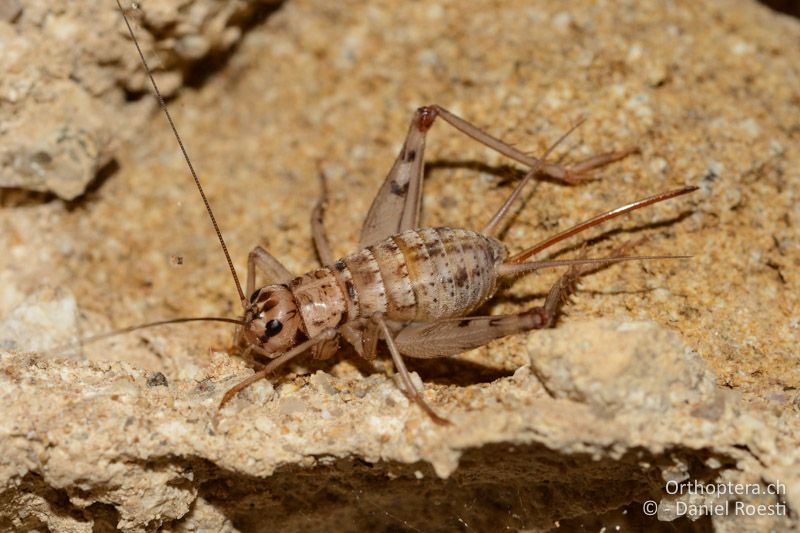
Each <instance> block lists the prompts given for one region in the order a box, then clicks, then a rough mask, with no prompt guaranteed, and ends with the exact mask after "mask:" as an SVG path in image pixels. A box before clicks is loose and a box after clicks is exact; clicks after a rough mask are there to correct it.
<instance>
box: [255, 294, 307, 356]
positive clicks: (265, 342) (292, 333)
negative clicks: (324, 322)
mask: <svg viewBox="0 0 800 533" xmlns="http://www.w3.org/2000/svg"><path fill="white" fill-rule="evenodd" d="M244 322H245V323H244V328H243V333H244V337H245V339H246V340H247V342H248V343H249V344H253V345H255V346H257V347H260V348H261V349H262V350H263V353H266V354H267V355H271V356H273V357H277V356H278V355H280V354H281V353H283V352H285V351H287V350H289V349H290V348H292V347H293V346H295V345H296V344H297V343H298V342H299V341H300V340H301V339H302V337H303V329H302V320H301V318H300V313H299V312H298V310H297V302H295V299H294V295H293V294H292V292H291V291H290V290H289V288H288V287H286V286H285V285H268V286H266V287H263V288H261V289H258V290H256V291H255V292H254V293H253V294H252V295H251V296H250V303H249V305H248V308H247V310H246V311H245V316H244Z"/></svg>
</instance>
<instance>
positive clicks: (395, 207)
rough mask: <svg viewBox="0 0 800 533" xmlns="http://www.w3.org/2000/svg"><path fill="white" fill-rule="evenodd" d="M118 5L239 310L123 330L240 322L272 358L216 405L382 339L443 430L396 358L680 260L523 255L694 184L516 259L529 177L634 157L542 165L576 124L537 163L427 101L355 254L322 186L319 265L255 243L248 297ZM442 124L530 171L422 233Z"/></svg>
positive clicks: (503, 326)
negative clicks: (508, 234) (509, 299)
mask: <svg viewBox="0 0 800 533" xmlns="http://www.w3.org/2000/svg"><path fill="white" fill-rule="evenodd" d="M117 5H118V7H119V9H120V12H121V13H122V16H123V18H124V20H125V24H126V25H127V27H128V31H129V32H130V35H131V39H132V40H133V42H134V44H135V46H136V49H137V51H138V53H139V56H140V58H141V61H142V63H143V65H144V68H145V71H146V72H147V75H148V76H149V78H150V81H151V83H152V86H153V90H154V93H155V96H156V98H157V99H158V101H159V104H160V105H161V108H162V110H163V111H164V113H165V115H166V117H167V120H168V121H169V124H170V127H171V128H172V130H173V132H174V134H175V137H176V139H177V141H178V144H179V146H180V149H181V151H182V153H183V155H184V158H185V159H186V163H187V165H188V167H189V170H190V172H191V174H192V177H193V178H194V180H195V183H196V185H197V188H198V191H199V193H200V195H201V197H202V199H203V202H204V203H205V206H206V209H207V211H208V214H209V217H210V219H211V222H212V224H213V226H214V229H215V231H216V233H217V237H218V239H219V241H220V245H221V247H222V250H223V252H224V254H225V257H226V260H227V262H228V266H229V268H230V270H231V273H232V276H233V280H234V283H235V284H236V289H237V291H238V294H239V298H240V301H241V304H242V308H243V316H242V317H241V318H240V319H232V318H221V317H220V318H216V317H197V318H183V319H173V320H165V321H160V322H155V323H150V324H144V325H141V326H134V327H132V328H126V329H125V330H121V331H132V330H134V329H140V328H142V327H150V326H153V325H158V324H164V323H174V322H187V321H193V320H219V321H224V322H234V323H236V324H238V327H237V331H236V334H235V339H234V345H235V346H236V347H237V348H239V349H240V350H242V355H243V356H246V355H248V354H251V352H254V353H256V354H259V355H261V356H265V357H267V358H269V359H271V361H270V362H269V363H268V364H266V365H261V367H262V368H261V369H260V370H258V371H257V372H256V373H255V374H254V375H253V376H251V377H249V378H248V379H245V380H244V381H242V382H241V383H239V384H237V385H236V386H234V387H233V388H231V389H230V390H228V391H227V392H226V393H225V395H224V397H223V398H222V401H221V403H220V407H222V406H223V405H224V404H225V403H226V402H228V401H229V400H230V399H231V398H232V397H233V396H234V395H236V394H237V393H238V392H239V391H241V390H243V389H244V388H246V387H248V386H249V385H250V384H252V383H254V382H256V381H258V380H260V379H264V378H265V377H266V376H268V375H269V374H271V373H272V372H274V371H275V370H276V369H277V368H278V367H280V366H282V365H283V364H285V363H287V362H288V361H290V360H291V359H293V358H295V357H297V356H299V355H301V354H305V353H308V352H310V353H311V355H312V356H313V357H315V358H318V359H324V358H328V357H331V356H332V355H334V354H335V353H336V352H337V350H338V348H339V340H340V339H341V338H343V339H344V340H346V341H347V342H348V343H350V344H352V345H353V347H354V348H355V350H356V352H357V353H358V354H359V355H360V356H361V357H364V358H365V359H368V360H371V359H374V358H375V355H376V351H377V343H378V340H383V341H384V342H385V343H386V344H387V346H388V349H389V352H390V353H391V357H392V361H393V362H394V365H395V367H396V368H397V371H398V372H399V375H400V378H401V380H402V384H403V389H404V393H405V394H406V395H407V396H408V397H409V398H410V399H411V400H413V401H414V402H416V403H417V404H418V405H419V406H420V407H421V408H422V409H423V410H424V411H425V412H426V413H427V414H428V415H430V417H431V419H432V420H434V421H435V422H437V423H442V424H447V423H448V421H447V419H445V418H442V417H440V416H439V415H437V414H436V413H435V412H434V410H433V409H431V408H430V407H429V406H428V404H427V403H426V402H425V400H424V399H423V395H422V391H420V390H418V389H417V387H415V385H414V383H413V381H412V380H411V377H410V375H409V372H408V370H407V369H406V366H405V363H404V362H403V356H407V357H418V358H433V357H442V356H448V355H454V354H458V353H461V352H465V351H467V350H470V349H473V348H476V347H479V346H483V345H485V344H487V343H488V342H490V341H492V340H494V339H498V338H500V337H505V336H507V335H514V334H518V333H524V332H526V331H530V330H534V329H540V328H546V327H550V326H552V325H553V323H554V321H555V318H556V316H557V314H558V311H559V309H560V307H561V305H562V303H563V302H564V300H565V299H566V297H567V296H568V294H569V292H570V291H571V290H572V289H573V288H574V286H575V285H576V282H577V280H578V279H579V277H580V276H581V275H583V274H585V273H587V272H588V271H589V270H591V269H593V268H596V267H597V266H602V265H605V264H609V263H613V262H618V261H629V260H645V259H662V258H676V257H684V256H631V255H625V254H624V252H625V250H626V249H627V248H628V247H629V245H623V246H621V247H619V248H617V249H616V250H614V251H613V252H612V253H611V254H610V255H609V256H607V257H602V258H597V259H591V258H585V257H580V258H577V259H571V260H561V261H532V260H529V258H531V257H532V256H534V255H535V254H537V253H539V252H541V251H543V250H546V249H548V248H549V247H551V246H553V245H554V244H556V243H558V242H561V241H562V240H564V239H567V238H568V237H571V236H573V235H575V234H577V233H579V232H581V231H583V230H585V229H588V228H591V227H593V226H595V225H597V224H600V223H602V222H604V221H606V220H609V219H611V218H614V217H617V216H620V215H622V214H625V213H628V212H630V211H633V210H635V209H639V208H642V207H645V206H648V205H651V204H654V203H657V202H661V201H664V200H667V199H670V198H674V197H676V196H680V195H683V194H686V193H689V192H691V191H694V190H696V189H697V188H696V187H691V186H687V187H682V188H679V189H676V190H672V191H668V192H664V193H661V194H656V195H653V196H649V197H647V198H643V199H640V200H637V201H634V202H630V203H628V204H626V205H623V206H621V207H618V208H616V209H613V210H610V211H606V212H604V213H601V214H599V215H597V216H595V217H592V218H590V219H588V220H586V221H584V222H581V223H579V224H577V225H575V226H573V227H571V228H569V229H567V230H565V231H562V232H560V233H558V234H556V235H553V236H551V237H549V238H547V239H545V240H543V241H541V242H538V243H536V244H534V245H533V246H530V247H529V248H527V249H525V250H523V251H521V252H518V253H516V254H514V255H511V254H510V253H509V251H508V250H507V249H506V247H505V245H504V244H503V243H502V242H500V241H499V240H498V239H497V238H495V237H494V235H495V234H496V233H497V232H498V230H499V229H500V228H502V226H503V223H504V222H505V221H506V218H507V216H508V214H509V212H510V207H511V206H512V204H513V202H514V201H515V200H516V199H517V197H518V196H519V195H520V192H521V191H522V190H523V189H524V187H525V186H526V184H527V183H528V182H529V181H530V180H531V179H532V178H533V177H534V176H536V175H537V174H542V175H545V176H548V177H550V178H552V179H556V180H560V181H563V182H565V183H568V184H575V183H578V182H580V181H581V180H582V179H585V178H586V177H587V176H588V175H589V174H590V173H591V171H593V170H594V169H597V168H598V167H601V166H604V165H607V164H609V163H611V162H614V161H618V160H620V159H622V158H624V157H626V156H628V155H630V154H631V153H633V152H635V151H636V150H635V149H630V150H625V151H620V152H609V153H605V154H601V155H597V156H594V157H591V158H589V159H586V160H584V161H582V162H580V163H578V164H576V165H574V166H572V167H567V166H562V165H558V164H552V163H547V162H546V161H545V160H546V158H547V156H548V155H549V154H550V152H552V150H553V149H554V148H555V147H556V146H557V145H558V143H559V142H560V141H561V140H563V139H564V138H565V137H566V136H567V135H568V134H569V133H570V132H571V131H573V130H574V129H575V127H577V126H575V127H573V129H572V130H570V132H567V134H565V135H564V136H562V138H561V139H559V141H557V142H556V143H554V144H553V145H552V146H551V147H550V148H549V149H548V150H547V152H546V153H545V154H544V155H543V157H542V158H541V159H537V158H534V157H531V156H529V155H527V154H524V153H522V152H520V151H519V150H517V149H516V148H514V147H512V146H510V145H508V144H506V143H504V142H502V141H500V140H499V139H496V138H494V137H492V136H491V135H489V134H487V133H486V132H484V131H482V130H481V129H479V128H478V127H476V126H474V125H472V124H470V123H469V122H467V121H465V120H463V119H461V118H459V117H458V116H456V115H454V114H452V113H450V112H449V111H447V110H445V109H444V108H442V107H440V106H437V105H431V106H426V107H421V108H419V109H418V110H417V111H416V112H415V113H414V116H413V117H412V119H411V125H410V126H409V129H408V133H407V135H406V139H405V142H404V143H403V147H402V149H401V150H400V153H399V155H398V156H397V159H396V160H395V162H394V165H393V166H392V169H391V170H390V171H389V174H388V176H387V177H386V179H385V181H384V183H383V185H382V186H381V188H380V190H379V191H378V194H377V196H376V197H375V199H374V200H373V202H372V206H371V207H370V209H369V212H368V214H367V217H366V220H365V221H364V225H363V228H362V230H361V240H360V242H359V249H358V251H356V252H354V253H352V254H350V255H347V256H345V257H343V258H341V259H338V260H337V259H335V258H334V257H333V256H332V254H331V251H330V246H329V244H328V239H327V237H326V235H325V231H324V229H323V223H322V218H323V214H324V208H325V201H326V198H325V190H326V189H325V186H324V181H323V195H322V198H321V199H320V201H319V202H318V203H317V205H316V207H315V208H314V211H313V213H312V217H311V224H312V233H313V239H314V243H315V246H316V249H317V252H318V255H319V257H320V259H321V262H322V264H323V265H324V266H322V267H321V268H318V269H316V270H314V271H312V272H308V273H306V274H303V275H301V276H296V275H294V274H292V273H291V272H289V271H288V270H287V269H286V268H285V267H284V266H283V265H282V264H281V263H280V262H279V261H278V260H277V259H275V258H274V257H273V256H272V255H270V254H269V252H267V250H265V249H264V248H262V247H260V246H257V247H255V248H254V249H253V250H252V251H251V252H250V254H249V256H248V261H247V281H246V288H245V290H246V292H245V291H243V290H242V287H241V284H240V283H239V279H238V276H237V274H236V270H235V269H234V267H233V263H232V261H231V258H230V254H229V253H228V250H227V247H226V245H225V241H224V239H223V238H222V234H221V232H220V230H219V227H218V225H217V223H216V220H215V218H214V215H213V212H212V211H211V207H210V205H209V203H208V200H207V198H206V196H205V193H204V192H203V189H202V187H201V185H200V181H199V179H198V177H197V174H196V172H195V170H194V168H193V166H192V164H191V161H190V159H189V157H188V153H187V151H186V149H185V147H184V145H183V142H182V140H181V138H180V136H179V134H178V132H177V129H176V128H175V124H174V122H173V120H172V117H171V116H170V113H169V111H168V109H167V106H166V104H165V102H164V99H163V97H162V96H161V93H160V92H159V89H158V86H157V85H156V83H155V80H154V78H153V75H152V72H151V70H150V68H149V67H148V65H147V62H146V60H145V57H144V54H143V53H142V50H141V48H140V46H139V43H138V41H137V39H136V36H135V34H134V32H133V29H132V27H131V24H130V22H129V20H128V18H127V16H126V13H125V10H124V9H123V8H122V5H121V4H120V0H117ZM437 118H441V119H442V120H444V121H445V122H446V123H448V124H450V125H451V126H453V127H454V128H455V129H456V130H458V131H460V132H462V133H464V134H466V135H468V136H469V137H471V138H473V139H474V140H476V141H478V142H480V143H482V144H484V145H485V146H488V147H489V148H491V149H493V150H496V151H497V152H499V153H501V154H503V155H505V156H507V157H509V158H511V159H513V160H515V161H517V162H519V163H521V164H523V165H525V166H527V167H528V168H529V171H528V173H527V174H526V175H525V177H524V178H523V179H522V180H521V181H520V182H519V184H518V185H517V186H516V188H515V189H514V191H513V192H512V193H511V195H510V196H509V197H508V199H507V200H506V201H505V202H504V203H503V205H502V206H500V208H499V209H498V210H497V212H496V213H495V214H494V216H493V217H492V218H491V219H490V220H489V221H488V223H487V224H486V225H485V226H484V227H483V228H482V229H481V230H480V231H473V230H466V229H456V228H449V227H438V228H423V227H420V224H419V216H420V204H421V199H422V178H423V173H424V155H425V138H426V134H427V132H428V130H429V129H430V128H431V126H432V125H433V123H434V121H435V120H436V119H437ZM548 267H568V269H567V271H566V273H565V274H563V275H562V276H561V277H560V278H559V279H558V281H556V283H555V284H554V285H553V287H552V288H551V289H550V291H549V294H548V296H547V297H546V299H545V302H544V305H542V306H537V307H533V308H531V309H528V310H526V311H523V312H520V313H515V314H507V315H496V316H470V313H472V312H474V311H475V310H476V309H477V308H478V307H480V306H481V305H482V304H483V303H485V302H486V301H487V300H488V299H490V298H492V296H493V295H494V294H495V292H496V291H497V290H498V287H499V285H500V281H501V280H502V279H503V278H508V277H513V276H519V275H522V274H526V273H530V272H533V271H535V270H538V269H541V268H548ZM256 270H259V271H260V272H261V273H262V274H263V275H264V276H265V277H266V279H267V280H268V283H269V284H268V285H266V286H264V287H261V288H256ZM115 333H118V332H115ZM105 336H106V335H103V337H105ZM255 364H257V365H258V364H259V363H257V362H256V363H255Z"/></svg>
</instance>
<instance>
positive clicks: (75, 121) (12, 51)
mask: <svg viewBox="0 0 800 533" xmlns="http://www.w3.org/2000/svg"><path fill="white" fill-rule="evenodd" d="M129 3H130V2H123V5H126V6H127V5H128V4H129ZM274 3H275V2H272V1H269V0H266V1H262V2H235V3H229V2H220V1H216V0H199V1H194V0H193V1H188V2H171V1H161V0H155V1H154V0H150V1H144V2H139V3H138V4H139V6H140V7H141V10H140V11H136V10H131V15H132V17H134V22H135V23H136V26H137V32H138V33H139V39H141V41H142V45H143V46H144V50H145V52H146V53H147V54H148V55H149V56H150V57H151V61H152V62H153V66H154V68H158V70H159V72H158V73H157V77H158V79H159V82H160V84H161V89H162V90H163V92H164V94H165V96H171V95H174V94H175V93H176V92H177V91H178V89H179V88H180V87H181V85H182V83H183V80H184V79H185V78H186V77H187V76H189V75H191V73H190V68H191V66H192V65H193V64H195V63H197V62H198V61H201V60H203V59H213V58H219V57H221V56H222V54H225V53H226V52H228V51H229V50H231V49H232V48H233V47H234V46H235V45H236V44H237V43H238V42H239V41H240V40H241V37H242V34H243V29H244V28H246V27H248V26H250V25H251V24H252V21H253V20H254V19H255V18H256V17H257V16H258V12H259V10H263V9H265V8H266V7H267V6H269V5H271V4H274ZM142 13H145V15H143V16H138V17H137V14H139V15H141V14H142ZM127 41H128V40H127V38H126V34H125V32H124V26H123V25H122V23H121V19H120V15H119V13H118V12H117V11H116V5H115V4H114V2H90V1H81V2H66V3H60V4H58V5H57V6H54V5H53V4H52V2H44V1H32V2H26V3H25V4H24V5H23V4H21V3H20V2H16V1H10V2H3V4H2V6H1V7H0V43H2V47H3V54H2V55H0V71H2V72H3V73H4V75H3V77H2V79H0V101H2V102H3V105H2V106H0V124H2V126H0V146H2V149H1V150H0V186H2V187H17V188H22V189H26V190H31V191H40V192H51V193H54V194H56V195H58V196H59V197H61V198H63V199H65V200H72V199H74V198H76V197H78V196H80V195H81V194H83V192H84V191H85V190H86V187H87V185H88V184H89V183H90V182H91V181H92V180H94V179H96V178H97V177H98V175H99V174H101V172H104V171H106V172H107V171H109V170H112V169H111V168H108V165H109V164H110V163H111V162H112V161H113V158H114V155H115V153H116V150H117V149H118V148H119V145H120V142H119V141H120V140H130V139H131V138H132V137H135V136H132V135H131V133H130V132H131V131H132V130H135V129H137V128H139V127H141V125H142V119H143V118H144V117H145V116H146V114H143V113H142V106H135V105H131V106H124V105H122V103H123V101H124V100H125V98H126V94H127V95H135V94H138V93H142V92H143V91H146V90H147V89H148V87H147V85H145V83H146V78H145V76H144V74H143V72H142V70H141V69H140V68H139V62H138V58H137V57H136V56H135V55H133V54H131V53H130V51H131V49H130V46H131V45H130V43H129V42H127ZM153 50H157V57H153ZM145 102H146V103H145V108H147V107H151V105H152V100H151V99H150V98H148V99H146V101H145ZM126 107H127V109H126ZM137 108H138V109H137Z"/></svg>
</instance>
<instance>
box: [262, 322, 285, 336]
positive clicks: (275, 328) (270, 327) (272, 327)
mask: <svg viewBox="0 0 800 533" xmlns="http://www.w3.org/2000/svg"><path fill="white" fill-rule="evenodd" d="M282 329H283V324H281V321H280V320H275V319H274V318H273V319H272V320H270V321H269V322H267V325H266V326H265V328H264V330H265V332H266V334H267V335H268V336H270V337H272V336H275V335H277V334H278V333H280V332H281V330H282Z"/></svg>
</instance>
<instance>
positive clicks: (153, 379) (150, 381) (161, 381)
mask: <svg viewBox="0 0 800 533" xmlns="http://www.w3.org/2000/svg"><path fill="white" fill-rule="evenodd" d="M147 386H148V387H168V386H169V385H168V384H167V377H166V376H165V375H164V374H162V373H161V372H155V373H153V374H150V376H149V377H148V378H147Z"/></svg>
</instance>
